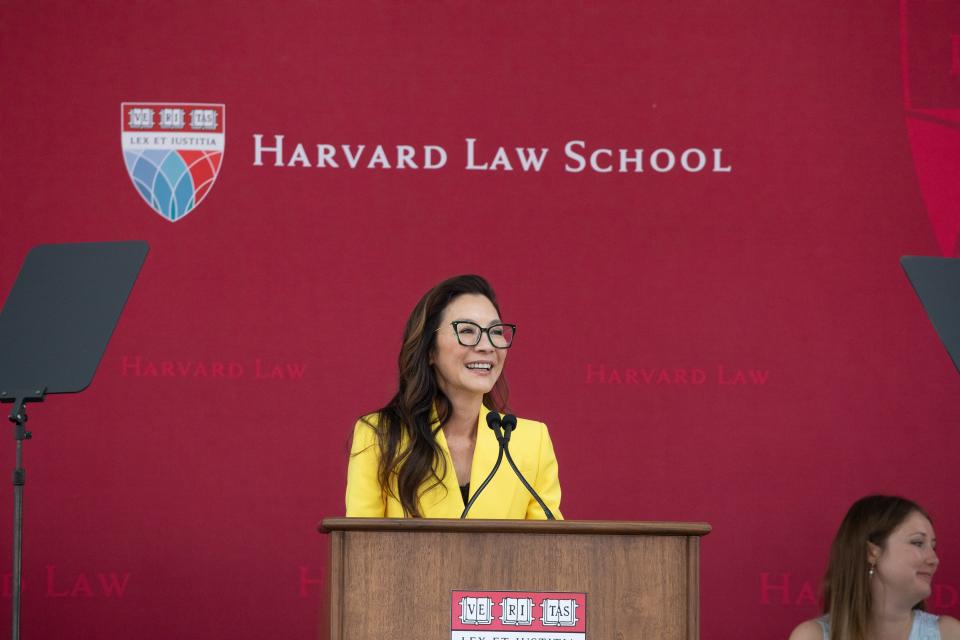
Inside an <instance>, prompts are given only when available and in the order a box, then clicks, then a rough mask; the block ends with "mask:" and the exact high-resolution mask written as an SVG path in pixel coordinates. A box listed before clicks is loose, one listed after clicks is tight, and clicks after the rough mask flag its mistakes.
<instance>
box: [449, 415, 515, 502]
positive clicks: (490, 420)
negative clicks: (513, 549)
mask: <svg viewBox="0 0 960 640" xmlns="http://www.w3.org/2000/svg"><path fill="white" fill-rule="evenodd" d="M487 426H488V427H490V429H491V430H493V433H494V435H496V436H497V442H498V443H500V453H498V454H497V463H496V464H495V465H493V470H492V471H490V473H489V474H488V475H487V477H486V479H484V481H483V482H481V483H480V486H479V487H478V488H477V491H476V492H475V493H474V494H473V497H472V498H470V501H469V502H467V504H466V506H465V507H464V508H463V513H461V514H460V519H461V520H463V519H465V518H466V517H467V513H469V512H470V507H472V506H473V503H474V502H476V501H477V498H479V497H480V493H481V492H482V491H483V490H484V489H486V488H487V485H488V484H490V481H491V480H493V476H494V475H495V474H496V473H497V469H499V468H500V463H501V462H503V451H504V447H505V443H504V441H503V435H502V434H501V433H500V414H499V413H497V412H496V411H491V412H490V413H488V414H487ZM514 426H516V418H514ZM511 430H512V429H511Z"/></svg>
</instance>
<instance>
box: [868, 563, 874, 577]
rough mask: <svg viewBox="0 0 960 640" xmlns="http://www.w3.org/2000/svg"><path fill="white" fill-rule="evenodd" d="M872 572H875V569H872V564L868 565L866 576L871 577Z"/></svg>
mask: <svg viewBox="0 0 960 640" xmlns="http://www.w3.org/2000/svg"><path fill="white" fill-rule="evenodd" d="M874 573H876V569H874V567H873V565H870V568H869V569H867V578H871V579H872V578H873V574H874Z"/></svg>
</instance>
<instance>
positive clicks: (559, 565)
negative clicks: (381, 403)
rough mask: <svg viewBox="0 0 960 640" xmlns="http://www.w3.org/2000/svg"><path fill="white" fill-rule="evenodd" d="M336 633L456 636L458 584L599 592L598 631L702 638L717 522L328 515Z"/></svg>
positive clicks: (591, 600)
mask: <svg viewBox="0 0 960 640" xmlns="http://www.w3.org/2000/svg"><path fill="white" fill-rule="evenodd" d="M319 528H320V531H321V532H324V533H328V534H329V535H330V567H329V569H330V573H329V580H328V581H327V585H326V588H327V591H328V594H329V598H328V602H327V605H328V608H327V610H326V614H327V615H325V616H324V620H323V621H322V623H321V629H320V637H321V638H323V639H326V638H329V640H371V639H374V638H376V639H383V640H405V639H408V638H417V639H418V640H420V639H423V640H449V638H450V637H451V607H452V601H451V596H452V592H453V591H534V592H573V593H585V594H587V596H586V598H587V600H586V602H587V607H586V611H585V616H586V625H587V626H586V637H587V639H588V640H633V639H645V638H650V639H656V640H697V639H698V638H699V635H700V629H699V616H700V612H699V607H700V601H699V596H700V594H699V583H700V537H701V536H704V535H706V534H707V533H709V532H710V525H708V524H706V523H682V522H601V521H576V520H562V521H531V520H423V519H406V520H402V519H380V518H327V519H325V520H324V521H323V522H322V523H321V524H320V527H319Z"/></svg>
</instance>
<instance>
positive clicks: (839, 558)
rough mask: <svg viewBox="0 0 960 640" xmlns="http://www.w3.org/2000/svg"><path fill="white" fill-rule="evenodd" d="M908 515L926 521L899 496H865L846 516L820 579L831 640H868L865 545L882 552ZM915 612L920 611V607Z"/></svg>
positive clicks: (870, 606)
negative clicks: (824, 573) (875, 547)
mask: <svg viewBox="0 0 960 640" xmlns="http://www.w3.org/2000/svg"><path fill="white" fill-rule="evenodd" d="M912 513H919V514H921V515H922V516H924V517H925V518H927V520H930V516H928V515H927V512H926V511H924V510H923V509H922V508H921V507H920V505H918V504H917V503H916V502H913V501H912V500H907V499H906V498H900V497H897V496H879V495H877V496H866V497H865V498H860V499H859V500H857V501H856V502H854V503H853V506H852V507H850V510H849V511H847V515H846V516H845V517H844V518H843V522H841V523H840V529H839V530H838V531H837V535H836V537H835V538H834V539H833V545H831V547H830V562H829V564H828V565H827V574H826V576H824V578H823V612H824V613H828V614H830V639H831V640H866V638H867V626H868V621H869V620H870V613H871V612H872V610H873V595H872V593H871V591H870V577H869V573H868V569H869V567H868V566H867V543H868V542H872V543H873V544H875V545H877V546H878V547H880V548H881V549H884V548H885V547H886V545H887V539H888V538H889V537H890V534H891V533H892V532H893V530H894V529H896V528H897V527H899V526H900V525H901V524H902V523H903V521H904V520H906V519H907V518H908V517H909V516H910V514H912ZM914 609H923V602H919V603H917V604H916V605H915V606H914Z"/></svg>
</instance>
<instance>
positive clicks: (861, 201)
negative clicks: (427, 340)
mask: <svg viewBox="0 0 960 640" xmlns="http://www.w3.org/2000/svg"><path fill="white" fill-rule="evenodd" d="M795 4H796V6H787V3H778V4H777V5H776V6H774V5H771V4H770V3H768V2H764V1H760V0H757V1H751V2H741V3H737V5H736V6H735V7H732V6H731V4H730V3H726V2H685V3H677V2H665V1H664V2H644V3H586V4H581V3H570V4H566V5H557V4H556V3H553V2H525V3H521V4H517V3H506V2H503V3H493V4H490V3H485V4H483V5H482V6H480V5H476V6H474V5H464V4H434V3H430V4H413V5H409V4H403V5H400V4H395V3H384V2H374V3H354V2H349V3H336V4H327V3H316V2H300V1H291V2H285V3H280V4H269V3H267V4H257V3H235V2H223V1H219V0H217V1H210V2H204V3H186V2H184V3H172V4H171V3H164V4H160V3H155V4H148V3H126V4H122V5H118V4H117V3H106V2H99V3H97V2H94V3H84V4H83V6H80V5H77V4H76V3H55V2H31V3H16V4H15V3H4V4H3V6H2V8H0V12H2V13H0V42H3V52H4V55H3V56H2V58H0V65H2V66H0V69H2V78H3V100H2V103H0V110H2V111H0V113H2V117H0V140H2V144H3V152H2V153H0V222H2V229H3V235H2V239H3V249H2V252H0V299H5V298H6V295H7V294H8V292H9V290H10V287H11V286H12V284H13V282H14V280H15V278H16V274H17V270H18V268H19V265H20V264H21V262H22V261H23V259H24V257H25V255H26V253H27V251H28V250H29V249H30V248H31V247H32V246H34V245H36V244H39V243H55V242H79V241H94V240H119V239H140V238H142V239H145V240H147V241H148V242H149V243H150V246H151V252H150V255H149V256H148V259H147V262H146V264H145V266H144V269H143V272H142V274H141V277H140V280H139V281H138V282H137V284H136V287H135V289H134V291H133V294H132V296H131V298H130V301H129V304H128V306H127V308H126V311H125V313H124V316H123V318H122V319H121V321H120V324H119V326H118V328H117V330H116V332H115V334H114V337H113V340H112V342H111V344H110V346H109V348H108V350H107V353H106V355H105V356H104V360H103V362H102V364H101V366H100V370H99V372H98V374H97V377H96V379H95V381H94V383H93V384H92V386H91V387H90V388H89V389H88V390H87V391H85V392H84V393H82V394H79V395H75V396H56V397H51V398H49V399H48V401H47V402H46V403H44V404H41V405H35V406H32V407H31V423H30V426H31V427H32V429H33V432H34V434H35V435H34V439H33V440H32V441H30V442H29V443H27V445H26V455H25V460H26V468H27V478H28V483H27V486H26V494H25V495H26V498H25V518H26V525H25V538H26V543H25V548H24V581H25V587H24V605H23V607H24V608H23V616H24V620H23V628H24V637H33V638H53V637H62V636H66V635H70V636H71V637H77V638H100V637H131V638H132V637H136V638H140V639H142V640H149V639H152V638H158V639H159V638H168V637H213V638H220V637H224V638H226V637H229V638H255V637H263V636H265V635H271V636H274V637H285V638H310V637H313V635H314V633H315V630H316V625H317V618H318V607H319V606H320V599H321V598H320V594H321V590H322V580H323V575H324V573H325V570H326V546H325V541H324V539H323V538H322V537H321V536H320V535H318V534H317V533H316V531H315V525H316V523H317V521H318V520H319V519H320V518H321V517H323V516H335V515H341V514H342V513H343V490H344V474H345V468H346V446H347V439H348V437H349V433H350V428H351V426H352V424H353V421H354V419H355V418H356V417H357V415H358V414H360V413H363V412H366V411H369V410H371V409H373V408H375V407H377V406H378V405H379V404H381V403H383V402H384V401H385V400H386V399H387V398H388V397H389V395H390V394H391V392H392V389H393V385H394V384H395V380H394V376H395V373H394V369H395V358H396V353H397V350H398V345H399V338H400V333H401V330H402V325H403V322H404V321H405V318H406V315H407V314H408V313H409V310H410V309H411V308H412V306H413V304H414V303H415V302H416V300H417V299H418V297H419V296H420V295H421V294H422V293H423V292H424V291H425V290H426V289H428V288H429V287H430V286H431V285H433V284H434V283H436V282H437V281H439V280H441V279H443V278H445V277H447V276H450V275H453V274H457V273H464V272H477V273H481V274H484V275H485V276H487V277H488V278H489V279H490V280H491V282H492V283H493V284H494V286H495V288H496V289H497V291H498V293H499V296H500V298H501V303H502V306H503V309H504V313H505V318H506V319H508V320H510V321H514V322H516V323H517V324H518V325H519V327H520V328H519V331H518V339H517V343H516V347H515V348H514V349H513V350H512V351H511V354H510V359H509V363H508V366H507V372H508V376H509V379H510V384H511V388H512V396H511V399H512V402H511V404H512V408H513V409H514V411H515V412H516V413H518V414H520V415H523V416H529V417H532V418H537V419H541V420H543V421H545V422H547V423H548V424H549V425H550V427H551V434H552V435H553V438H554V442H555V445H556V450H557V453H558V457H559V460H560V465H561V466H560V469H561V480H562V482H563V487H564V499H563V511H564V514H565V515H566V516H567V517H570V518H578V519H625V520H705V521H708V522H710V523H711V524H712V525H713V526H714V532H713V533H712V534H710V536H708V537H707V538H706V539H705V540H704V542H703V548H702V551H703V570H702V630H703V632H702V636H703V637H704V638H707V639H714V638H716V639H723V638H733V637H739V636H740V635H742V633H743V631H742V630H743V629H744V628H747V629H749V630H750V631H749V635H750V636H751V637H756V638H779V637H784V636H785V635H786V634H787V633H788V632H789V630H790V629H791V628H792V626H793V625H794V624H796V623H797V622H798V621H799V620H801V619H803V618H806V617H809V616H812V615H814V614H815V612H816V604H815V590H816V587H817V583H818V581H819V579H820V576H821V575H822V572H823V569H824V563H825V559H826V554H827V549H828V546H829V543H830V540H831V538H832V535H833V532H834V531H835V529H836V527H837V525H838V523H839V521H840V518H841V517H842V515H843V513H844V512H845V510H846V508H847V507H848V506H849V504H850V503H851V502H852V501H853V500H854V499H856V498H858V497H860V496H861V495H864V494H866V493H870V492H895V493H902V494H905V495H907V496H909V497H912V498H914V499H916V500H918V501H919V502H921V503H922V504H924V505H925V506H926V507H927V508H928V509H929V511H930V512H931V513H932V514H933V515H934V518H935V524H936V526H937V530H938V537H939V538H940V540H941V542H942V559H943V565H942V569H941V571H940V573H939V574H938V576H937V580H936V582H937V585H936V588H935V593H934V598H933V599H932V600H931V602H930V605H931V607H930V608H932V609H934V610H935V611H939V612H946V613H952V614H953V615H958V614H960V602H958V587H960V557H957V555H956V554H955V553H953V551H952V549H954V548H955V547H956V545H955V544H954V543H953V542H954V541H956V540H958V539H960V516H958V514H957V511H956V509H955V494H956V481H955V479H953V478H954V474H953V473H951V472H952V471H953V469H954V468H955V465H956V456H957V450H958V447H957V444H958V429H957V427H958V415H960V411H958V405H960V376H958V375H957V372H956V370H955V369H954V368H953V365H952V363H951V362H950V360H949V358H948V357H947V355H946V353H945V351H944V349H943V347H942V346H941V344H940V343H939V341H938V339H937V337H936V335H935V333H934V331H933V329H932V327H931V326H930V324H929V322H928V321H927V319H926V317H925V315H924V313H923V310H922V308H921V306H920V303H919V301H918V300H917V299H916V297H915V296H914V294H913V292H912V290H911V288H910V285H909V283H908V282H907V280H906V279H905V277H904V276H903V274H902V272H901V269H900V266H899V264H898V258H899V257H900V256H901V255H904V254H919V255H957V253H958V251H957V232H958V229H960V215H958V209H960V207H958V204H957V203H958V202H960V193H958V190H960V187H958V186H957V185H958V184H960V182H958V181H957V180H956V176H957V170H958V169H960V133H958V130H960V127H958V125H957V122H958V121H960V117H958V115H957V114H958V113H960V79H958V77H960V36H958V35H957V34H960V12H958V11H957V10H955V9H953V8H951V7H948V6H947V5H946V3H939V2H929V3H927V2H904V3H903V4H900V3H898V2H895V1H887V2H880V3H853V4H846V5H838V4H837V3H835V2H828V1H817V2H806V3H795ZM124 102H137V103H145V102H147V103H149V102H156V103H171V104H174V103H175V104H180V103H212V104H218V105H219V104H222V105H224V114H223V116H224V122H223V124H225V125H226V126H225V142H226V146H225V152H224V155H223V161H222V165H221V166H220V170H219V174H218V177H217V179H216V182H215V184H214V185H213V187H212V189H211V190H210V191H209V192H208V194H207V196H206V198H205V199H204V200H203V202H202V203H201V204H200V205H199V206H197V207H196V208H195V209H193V210H192V211H190V212H189V215H187V216H185V217H182V218H180V219H179V220H178V221H177V222H173V223H171V222H169V221H168V220H166V219H164V218H163V217H162V216H161V215H158V214H157V213H156V212H155V211H154V210H152V209H151V207H150V206H149V205H148V203H147V202H146V201H145V200H144V199H143V198H142V197H141V195H140V194H138V192H137V190H136V189H135V188H134V186H133V184H132V183H131V179H130V178H129V177H128V175H127V167H126V165H125V163H124V155H123V153H122V150H121V140H120V126H119V124H120V123H119V121H118V115H119V113H120V110H121V104H122V103H124ZM255 136H262V138H260V141H261V142H260V146H261V147H275V146H277V145H276V137H275V136H283V142H282V146H283V151H282V152H281V153H277V152H270V151H265V150H264V149H262V148H261V150H260V153H261V157H260V158H259V159H260V160H261V163H260V164H259V165H258V164H257V160H258V158H257V143H256V140H257V138H255ZM468 140H474V141H475V142H474V143H472V144H473V145H474V146H473V149H474V154H473V163H472V164H473V165H474V166H480V165H482V164H484V163H486V164H487V169H486V170H480V169H471V168H469V164H468V161H469V158H468V145H470V144H471V143H469V142H468ZM575 141H581V142H582V144H580V145H577V144H576V142H575ZM571 142H574V145H573V146H572V147H569V148H568V149H569V150H570V151H572V152H575V153H576V154H577V156H574V155H573V154H571V153H567V154H565V147H566V145H568V144H569V143H571ZM298 144H299V145H302V146H303V151H302V154H300V152H297V150H296V149H297V145H298ZM317 145H334V147H333V150H334V151H335V152H336V153H335V155H334V156H332V157H333V158H334V159H335V160H336V161H337V162H338V164H339V167H338V168H334V167H332V166H330V164H329V162H325V164H326V166H323V167H318V166H316V165H317V164H318V157H317V156H318V148H317ZM341 145H350V147H349V148H348V149H349V151H350V153H352V154H357V153H360V151H359V145H365V146H364V150H363V152H362V155H361V156H360V160H359V161H358V165H357V167H356V168H349V166H348V162H347V155H346V154H345V153H344V151H343V148H342V147H341ZM378 145H382V147H383V149H384V153H385V154H386V156H385V157H386V160H382V159H381V160H380V161H379V162H374V164H373V168H368V167H369V165H370V161H371V160H372V159H374V158H375V156H374V152H375V151H376V147H377V146H378ZM397 145H410V146H412V147H413V148H414V155H413V156H412V157H413V158H414V162H415V163H416V164H417V165H418V168H416V169H414V168H412V167H411V166H409V165H407V166H406V167H405V168H403V169H399V168H397V166H396V165H397V162H396V154H397ZM425 145H432V146H434V147H440V148H442V149H443V150H444V152H445V153H446V162H445V164H444V165H443V166H442V167H439V168H436V169H427V168H424V166H423V165H424V160H425V158H424V151H423V149H424V146H425ZM500 147H503V148H504V152H503V153H504V154H505V155H501V156H500V158H499V160H498V158H497V150H498V148H500ZM517 147H520V148H523V149H526V148H530V149H533V150H535V151H534V153H536V154H538V155H542V153H543V152H542V149H547V151H546V155H545V156H542V164H541V165H540V168H539V170H536V169H535V168H534V167H533V166H532V165H528V170H526V171H525V170H523V168H522V166H521V163H520V161H519V160H518V157H517V152H516V151H515V148H517ZM321 149H324V148H321ZM601 149H609V150H610V153H609V154H607V153H606V152H604V151H600V152H599V153H597V154H596V155H595V156H594V159H595V164H596V167H597V168H598V169H600V170H595V169H594V168H591V166H590V164H589V160H590V156H591V153H593V152H594V151H597V150H601ZM620 149H625V150H626V151H624V153H625V154H626V157H627V158H628V160H629V159H630V158H633V157H634V156H635V153H636V152H635V151H634V150H635V149H643V150H644V155H643V165H642V166H643V169H644V170H643V171H642V172H636V171H635V169H636V168H637V164H636V163H632V164H631V163H629V162H627V163H626V165H625V168H626V169H627V171H625V172H620V171H618V169H619V168H620V167H619V160H620V155H619V154H620V152H619V150H620ZM657 149H667V150H670V151H671V152H672V153H673V154H674V157H675V160H676V166H675V167H674V168H673V169H672V170H669V171H663V172H660V171H657V170H655V168H654V167H653V166H652V163H654V162H656V163H658V164H657V166H658V167H660V168H664V167H666V165H667V164H668V163H669V155H668V154H667V152H660V153H659V154H658V155H657V156H656V160H655V161H654V158H652V157H651V156H652V155H653V153H654V152H655V151H656V150H657ZM688 149H699V150H702V151H703V152H704V157H705V158H706V159H707V164H706V167H705V168H704V169H703V170H702V171H699V172H691V171H687V170H684V169H683V168H682V167H681V166H680V160H681V154H682V153H683V152H684V151H686V150H688ZM714 150H719V151H714ZM433 153H434V154H439V152H437V151H434V152H433ZM524 153H529V152H524ZM715 154H717V156H718V158H719V161H718V162H717V164H716V167H717V168H719V169H720V170H716V171H715V170H713V169H714V166H715V165H714V158H715ZM278 156H279V158H278ZM580 156H582V157H583V158H584V160H583V161H579V160H578V159H577V158H578V157H580ZM328 157H330V156H328ZM437 157H439V156H438V155H437V156H435V158H434V159H435V160H436V158H437ZM504 158H506V162H508V163H509V165H510V168H511V169H512V170H507V165H506V163H505V162H504ZM698 158H699V156H698V155H697V153H695V152H691V153H690V154H688V155H687V156H686V159H687V161H688V166H693V167H694V168H695V167H696V166H697V162H698ZM278 160H279V163H280V164H281V165H282V166H277V162H278ZM495 161H496V162H495ZM584 163H586V164H584ZM387 164H388V165H389V166H390V168H386V165H387ZM307 165H309V166H307ZM608 166H611V167H612V168H613V171H611V172H603V171H602V169H605V168H606V167H608ZM580 167H583V170H580V171H578V170H577V169H579V168H580ZM726 169H729V170H726ZM7 447H8V448H6V452H7V453H6V456H5V457H6V459H7V461H8V462H7V464H8V465H9V467H10V468H11V469H12V466H13V444H12V442H8V445H7ZM0 453H2V451H0ZM11 495H12V492H10V491H9V490H8V491H5V492H0V514H2V513H9V512H10V509H11V501H12V498H11ZM0 534H2V535H0V548H3V549H9V540H10V533H9V531H8V527H4V528H3V530H2V531H0ZM4 540H6V542H4ZM490 586H491V588H494V587H496V588H501V587H503V588H507V587H508V586H509V585H490ZM4 595H5V596H6V598H7V600H6V601H7V602H9V593H6V594H4ZM8 616H9V612H8V610H6V609H0V624H3V623H2V620H5V619H8Z"/></svg>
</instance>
